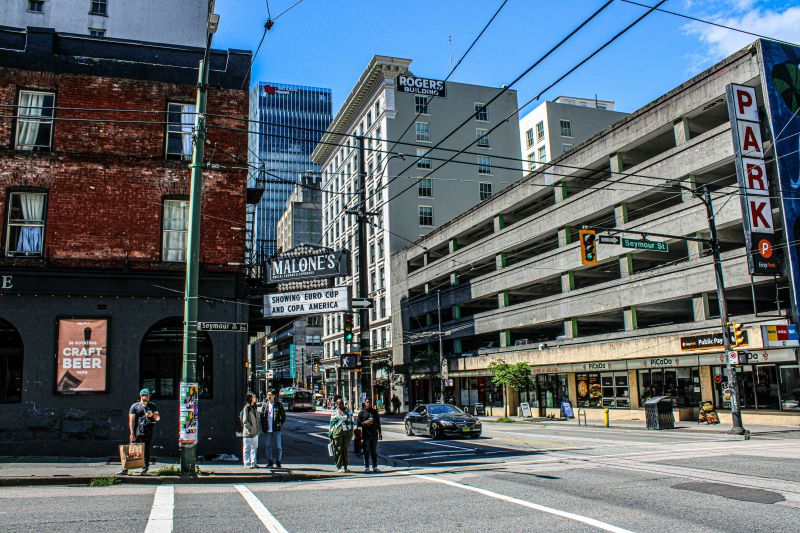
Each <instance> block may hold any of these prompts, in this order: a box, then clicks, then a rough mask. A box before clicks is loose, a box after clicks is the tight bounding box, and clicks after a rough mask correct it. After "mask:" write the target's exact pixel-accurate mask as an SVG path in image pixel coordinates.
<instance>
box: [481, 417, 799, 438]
mask: <svg viewBox="0 0 800 533" xmlns="http://www.w3.org/2000/svg"><path fill="white" fill-rule="evenodd" d="M478 418H480V420H481V421H482V422H488V423H497V424H500V423H502V422H496V420H497V419H498V417H496V416H479V417H478ZM510 418H511V419H512V420H514V423H518V424H525V425H526V426H535V427H541V428H554V427H561V426H565V427H570V428H577V427H587V428H605V426H603V423H602V422H600V421H596V420H589V423H588V425H584V424H583V422H582V421H581V424H580V425H579V424H578V421H577V419H574V418H570V419H567V420H563V419H557V418H556V419H552V418H522V417H516V416H514V417H510ZM746 428H747V430H748V431H749V432H750V434H751V435H758V434H766V433H788V432H800V426H766V425H747V426H746ZM609 429H626V430H635V431H648V429H647V422H646V421H644V420H614V419H613V418H612V419H611V423H610V425H609ZM729 429H730V426H728V425H725V424H712V425H707V424H698V423H697V422H691V421H683V422H675V429H674V430H662V431H664V432H669V431H680V432H681V433H684V432H689V433H695V432H696V433H720V434H727V433H728V430H729ZM654 433H657V432H654Z"/></svg>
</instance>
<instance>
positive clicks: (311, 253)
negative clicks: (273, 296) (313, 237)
mask: <svg viewBox="0 0 800 533" xmlns="http://www.w3.org/2000/svg"><path fill="white" fill-rule="evenodd" d="M349 275H350V252H348V251H347V250H329V249H327V248H315V247H311V246H303V247H296V248H292V249H291V250H287V251H286V252H285V253H282V254H279V255H276V256H275V257H272V258H270V260H269V263H268V265H267V268H266V277H267V279H266V282H267V283H269V284H275V283H286V282H289V281H303V280H313V279H321V278H334V277H337V276H349Z"/></svg>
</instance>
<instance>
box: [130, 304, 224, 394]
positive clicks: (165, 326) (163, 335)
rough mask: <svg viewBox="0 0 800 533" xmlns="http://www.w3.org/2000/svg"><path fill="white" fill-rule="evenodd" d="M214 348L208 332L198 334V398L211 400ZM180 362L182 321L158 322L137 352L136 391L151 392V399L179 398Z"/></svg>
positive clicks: (181, 356)
mask: <svg viewBox="0 0 800 533" xmlns="http://www.w3.org/2000/svg"><path fill="white" fill-rule="evenodd" d="M213 353H214V350H213V346H212V344H211V338H210V337H209V336H208V333H205V332H198V334H197V382H198V383H199V384H200V397H201V398H211V395H212V391H213V378H212V370H213V369H212V361H213ZM182 362H183V319H182V318H178V317H175V318H168V319H165V320H162V321H161V322H158V323H157V324H156V325H155V326H153V327H152V328H150V331H148V332H147V334H146V335H145V336H144V339H143V340H142V345H141V349H140V351H139V388H145V387H146V388H148V389H150V390H151V391H153V398H154V399H156V398H160V399H165V398H166V399H172V398H177V397H178V388H179V386H180V382H181V367H182Z"/></svg>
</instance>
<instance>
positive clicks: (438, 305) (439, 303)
mask: <svg viewBox="0 0 800 533" xmlns="http://www.w3.org/2000/svg"><path fill="white" fill-rule="evenodd" d="M436 310H437V313H438V314H439V374H441V375H440V376H439V377H440V378H441V379H440V380H439V392H440V394H441V395H442V397H441V398H440V403H444V365H445V361H444V345H443V344H442V291H441V290H437V291H436Z"/></svg>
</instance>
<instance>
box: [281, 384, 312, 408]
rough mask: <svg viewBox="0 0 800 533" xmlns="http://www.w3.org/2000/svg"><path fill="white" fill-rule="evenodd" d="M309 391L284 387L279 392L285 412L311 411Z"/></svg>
mask: <svg viewBox="0 0 800 533" xmlns="http://www.w3.org/2000/svg"><path fill="white" fill-rule="evenodd" d="M311 396H312V395H311V391H310V390H308V389H300V388H296V387H284V388H282V389H281V391H280V400H281V401H282V402H283V405H285V406H286V410H287V411H313V410H314V406H313V405H312V404H311Z"/></svg>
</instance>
